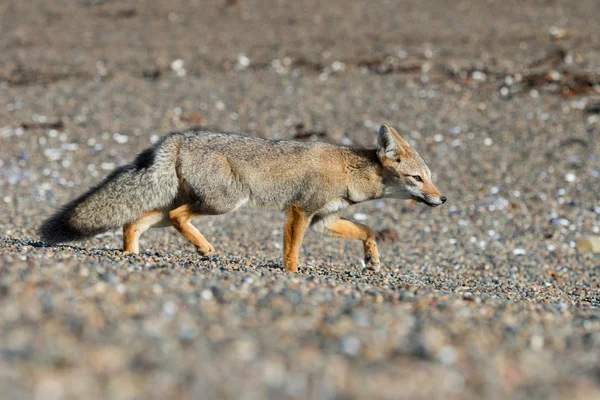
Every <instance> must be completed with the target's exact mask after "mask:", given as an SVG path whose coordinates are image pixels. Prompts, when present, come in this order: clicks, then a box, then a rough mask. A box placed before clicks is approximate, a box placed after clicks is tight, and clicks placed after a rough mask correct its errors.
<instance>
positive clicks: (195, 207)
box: [39, 125, 446, 272]
mask: <svg viewBox="0 0 600 400" xmlns="http://www.w3.org/2000/svg"><path fill="white" fill-rule="evenodd" d="M381 198H395V199H414V200H416V201H418V202H421V203H425V204H427V205H429V206H432V207H435V206H439V205H441V204H443V203H445V202H446V197H445V196H442V195H441V194H440V192H439V191H438V189H437V188H436V187H435V186H434V185H433V183H432V181H431V172H430V171H429V168H428V167H427V165H426V164H425V162H424V161H423V160H422V159H421V157H420V156H419V155H418V154H417V152H416V151H415V150H413V149H412V148H411V146H410V145H409V144H408V143H407V142H406V141H405V140H404V139H402V137H401V136H400V135H399V134H398V132H396V130H394V129H393V128H391V127H389V126H387V125H383V126H381V128H380V129H379V131H378V133H377V146H376V148H351V147H343V146H336V145H333V144H327V143H321V142H297V141H285V140H267V139H259V138H253V137H248V136H243V135H239V134H234V133H218V132H209V131H202V130H193V131H184V132H175V133H171V134H168V135H166V136H164V137H163V138H162V139H160V140H159V141H158V142H157V143H155V144H154V145H153V146H152V147H150V148H148V149H146V150H144V151H143V152H141V153H140V154H139V155H138V156H137V157H136V158H135V160H134V161H133V163H131V164H129V165H125V166H122V167H120V168H118V169H116V170H115V171H113V172H112V173H111V174H110V175H108V176H107V177H106V178H105V179H104V180H103V181H102V182H101V183H100V184H98V185H97V186H95V187H93V188H91V189H90V190H89V191H87V192H86V193H84V194H83V195H81V196H80V197H78V198H76V199H75V200H73V201H71V202H70V203H68V204H66V205H65V206H63V207H62V208H61V209H60V210H58V212H57V213H56V214H55V215H53V216H52V217H50V218H49V219H47V220H46V221H45V222H44V223H43V224H42V226H41V227H40V229H39V234H40V236H41V238H42V240H44V241H45V242H47V243H51V244H55V243H62V242H69V241H74V240H78V239H85V238H89V237H92V236H94V235H96V234H98V233H102V232H106V231H108V230H113V229H116V228H120V227H122V228H123V249H124V251H125V252H128V253H138V252H139V237H140V235H141V234H142V233H144V232H145V231H146V230H148V229H149V228H155V227H165V226H173V227H174V228H175V229H177V231H179V233H181V234H182V235H183V236H184V237H185V238H186V239H187V240H189V241H190V242H191V243H192V244H193V245H194V246H195V247H196V249H197V250H198V252H199V253H200V254H202V255H208V254H210V253H212V252H213V251H214V247H213V246H212V245H211V244H210V243H209V242H208V241H207V240H206V238H205V237H204V236H203V235H202V234H201V233H200V231H198V229H196V228H195V227H194V226H193V225H192V224H191V222H190V221H191V219H192V218H193V217H198V216H203V215H219V214H225V213H228V212H230V211H232V210H235V209H236V208H238V207H241V206H243V205H247V206H250V207H254V208H258V209H264V210H277V211H285V212H286V213H287V222H286V224H285V229H284V246H283V249H284V250H283V253H284V254H283V264H284V267H285V269H286V270H287V271H291V272H295V271H297V270H298V253H299V250H300V246H301V244H302V240H303V237H304V234H305V231H306V229H307V228H309V227H310V228H311V229H312V230H314V231H316V232H320V233H322V234H325V235H328V236H332V237H335V238H340V239H354V240H361V241H362V242H363V247H364V257H365V263H366V264H367V265H369V266H371V267H377V266H379V252H378V250H377V244H376V242H375V236H374V233H373V230H372V229H371V228H369V227H368V226H366V225H363V224H360V223H358V222H353V221H350V220H348V219H343V218H340V213H341V212H342V211H343V210H344V209H345V208H347V207H349V206H351V205H353V204H357V203H362V202H365V201H368V200H373V199H381Z"/></svg>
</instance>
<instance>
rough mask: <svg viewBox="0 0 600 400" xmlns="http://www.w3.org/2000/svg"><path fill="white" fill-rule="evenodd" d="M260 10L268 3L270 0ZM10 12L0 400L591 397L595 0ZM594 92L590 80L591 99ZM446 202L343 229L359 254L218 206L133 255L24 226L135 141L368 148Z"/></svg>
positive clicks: (369, 212)
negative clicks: (406, 158) (291, 268)
mask: <svg viewBox="0 0 600 400" xmlns="http://www.w3.org/2000/svg"><path fill="white" fill-rule="evenodd" d="M271 3H272V4H271ZM275 3H276V2H263V1H258V0H255V1H251V0H237V1H232V0H227V1H221V2H211V3H210V4H209V5H207V4H205V3H204V2H178V3H172V2H162V1H159V0H145V1H137V2H114V1H96V0H94V1H92V0H82V1H77V2H59V1H41V0H36V1H34V2H18V1H12V2H10V1H9V2H8V3H7V4H5V5H2V6H0V17H1V18H2V23H1V24H0V46H1V48H2V52H3V57H2V58H1V59H0V254H1V255H0V388H1V389H2V391H3V393H5V394H8V398H10V399H24V398H36V399H62V398H86V399H96V398H111V399H134V398H157V399H158V398H160V399H163V398H207V399H208V398H219V399H222V398H247V399H264V398H277V399H280V398H319V399H329V398H331V399H334V398H336V399H337V398H373V399H398V398H407V399H408V398H410V399H454V398H456V399H459V398H460V399H478V398H486V399H503V398H511V399H559V398H569V399H592V398H600V372H599V371H600V313H599V311H598V307H600V289H599V288H600V278H599V276H600V256H599V255H598V254H592V253H578V252H577V242H578V241H579V240H580V239H581V238H585V237H590V236H597V235H598V234H599V233H600V212H599V210H600V198H599V195H598V193H600V160H599V159H598V155H599V154H600V142H599V141H598V140H597V137H598V134H599V130H600V117H598V115H597V113H596V112H595V110H596V108H597V107H596V105H597V104H598V101H599V99H600V92H599V90H598V85H599V84H600V79H599V77H600V69H599V68H598V65H600V51H599V50H598V46H597V44H598V43H599V40H600V28H599V27H598V24H594V23H593V18H592V15H593V13H592V11H593V10H595V9H596V7H595V2H593V1H591V0H584V1H579V2H575V3H572V2H566V1H555V2H550V3H542V2H527V3H523V2H518V1H515V2H512V1H509V2H487V3H486V5H485V6H483V5H481V3H480V2H475V1H460V2H455V3H453V4H452V6H451V7H450V8H449V6H448V5H447V3H446V2H442V1H440V0H431V1H425V2H421V3H419V5H416V3H414V2H405V1H398V2H381V4H378V5H377V6H374V5H373V3H372V2H367V1H358V0H353V1H345V0H344V1H343V0H335V1H329V2H318V1H316V0H315V1H303V2H289V3H288V4H280V3H276V4H275ZM594 85H595V86H594ZM384 122H385V123H389V124H391V125H392V126H395V127H396V128H398V129H399V131H400V132H401V133H402V134H403V135H404V136H405V138H407V140H409V141H410V142H411V143H412V144H413V145H414V146H415V147H416V148H417V149H418V151H419V152H420V153H421V155H422V156H423V158H424V159H425V161H427V163H428V165H429V166H430V167H431V170H432V171H433V173H434V181H435V182H436V184H437V186H438V188H440V190H442V192H443V193H444V194H445V195H446V196H447V197H448V199H449V200H448V202H447V203H446V204H445V205H444V206H442V207H439V208H436V209H429V208H426V207H425V206H423V205H420V204H412V203H410V202H403V201H392V200H385V201H375V202H371V203H367V204H362V205H357V206H355V207H353V208H352V209H350V210H349V211H348V213H347V216H348V217H356V218H358V219H360V220H361V221H363V223H366V224H369V225H370V226H372V227H373V228H374V229H375V230H376V231H377V232H378V237H379V238H380V239H381V240H380V246H379V248H380V253H381V257H382V267H381V269H379V270H376V271H373V270H369V269H365V268H364V267H363V266H362V263H361V252H362V246H361V244H360V243H344V242H340V241H336V240H333V239H328V238H319V237H315V236H309V237H307V239H306V241H305V245H304V247H303V250H302V252H301V259H300V261H301V265H300V272H299V273H298V274H287V273H285V272H284V271H283V270H282V266H281V243H282V228H283V221H284V217H283V215H281V214H277V213H268V212H256V211H251V210H236V211H235V212H233V213H231V214H229V215H226V216H219V217H206V218H202V219H199V220H198V221H197V222H196V225H197V226H198V227H199V228H200V230H201V231H202V232H203V234H204V235H205V236H206V237H207V238H208V239H209V240H210V241H211V243H213V244H214V245H215V247H216V248H217V255H216V256H211V257H206V258H202V257H199V256H198V255H197V254H196V253H195V252H194V249H193V247H192V246H191V245H189V243H187V242H186V241H185V239H184V238H182V237H180V236H179V235H178V234H176V232H175V231H174V230H172V229H164V230H153V231H150V232H148V233H146V234H145V235H144V236H143V237H142V240H141V247H142V252H141V254H140V255H135V256H131V255H124V254H123V253H121V251H120V250H119V249H120V246H121V236H120V235H121V233H120V232H109V233H106V234H103V235H99V236H98V237H96V238H94V239H91V240H89V241H86V242H80V243H74V244H72V245H65V246H47V245H45V244H43V243H40V242H39V239H38V238H37V236H36V234H35V230H36V228H37V227H38V226H39V224H40V222H41V221H42V219H43V218H45V217H47V216H48V215H49V214H51V213H52V211H53V210H54V209H55V208H56V207H58V206H60V205H61V204H63V203H65V202H66V201H68V200H69V199H71V198H72V197H73V196H75V195H77V194H79V193H81V192H82V191H84V190H85V189H86V188H87V187H89V186H91V185H93V184H95V183H97V182H98V181H99V180H100V179H101V178H102V177H103V176H104V175H106V174H107V173H108V172H109V171H110V170H111V169H113V168H115V167H116V166H119V165H122V164H124V163H127V162H129V161H130V160H131V159H132V158H133V156H134V154H135V153H137V152H139V151H141V150H142V149H144V148H145V147H147V146H148V145H149V144H150V143H152V142H153V141H155V140H156V139H157V138H158V137H159V136H160V135H162V134H164V133H167V132H169V131H173V130H180V129H185V128H189V127H195V126H202V127H207V128H213V129H220V130H229V131H237V132H245V133H248V134H250V135H255V136H262V137H269V138H283V139H287V138H294V137H299V138H302V139H304V140H313V139H315V138H317V139H318V140H324V141H330V142H334V143H345V144H357V145H373V144H374V141H375V131H376V128H377V127H378V125H379V124H381V123H384Z"/></svg>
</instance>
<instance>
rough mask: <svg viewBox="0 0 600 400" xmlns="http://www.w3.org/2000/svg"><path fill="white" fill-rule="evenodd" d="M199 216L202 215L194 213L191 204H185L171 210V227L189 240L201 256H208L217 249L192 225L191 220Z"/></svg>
mask: <svg viewBox="0 0 600 400" xmlns="http://www.w3.org/2000/svg"><path fill="white" fill-rule="evenodd" d="M198 215H201V214H200V213H197V212H194V209H193V207H192V205H191V204H184V205H182V206H181V207H178V208H176V209H174V210H171V211H170V212H169V219H170V221H171V225H173V227H174V228H175V229H177V231H178V232H179V233H181V235H183V237H185V238H186V239H187V240H189V241H190V243H192V244H193V245H194V247H196V249H197V250H198V252H199V253H200V254H201V255H203V256H207V255H209V254H211V253H212V252H214V251H215V248H214V247H213V245H212V244H210V243H209V242H208V240H206V238H205V237H204V235H202V234H201V233H200V231H199V230H198V229H196V227H195V226H194V225H192V223H191V219H192V218H193V217H195V216H198Z"/></svg>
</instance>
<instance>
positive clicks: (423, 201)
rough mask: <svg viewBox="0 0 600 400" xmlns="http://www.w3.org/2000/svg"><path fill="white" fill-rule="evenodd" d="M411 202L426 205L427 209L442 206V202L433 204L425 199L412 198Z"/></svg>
mask: <svg viewBox="0 0 600 400" xmlns="http://www.w3.org/2000/svg"><path fill="white" fill-rule="evenodd" d="M413 200H415V201H418V202H419V203H423V204H427V205H428V206H429V207H437V206H441V205H442V204H444V202H442V201H441V200H440V201H439V202H436V203H434V202H433V201H430V200H429V199H428V198H426V197H418V196H413Z"/></svg>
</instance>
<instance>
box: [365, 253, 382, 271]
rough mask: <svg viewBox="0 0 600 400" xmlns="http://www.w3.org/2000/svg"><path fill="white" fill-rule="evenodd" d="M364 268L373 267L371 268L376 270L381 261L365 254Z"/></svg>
mask: <svg viewBox="0 0 600 400" xmlns="http://www.w3.org/2000/svg"><path fill="white" fill-rule="evenodd" d="M364 263H365V268H367V269H373V270H377V269H379V268H380V267H381V263H380V262H379V259H376V258H373V257H370V256H367V257H365V261H364Z"/></svg>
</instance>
